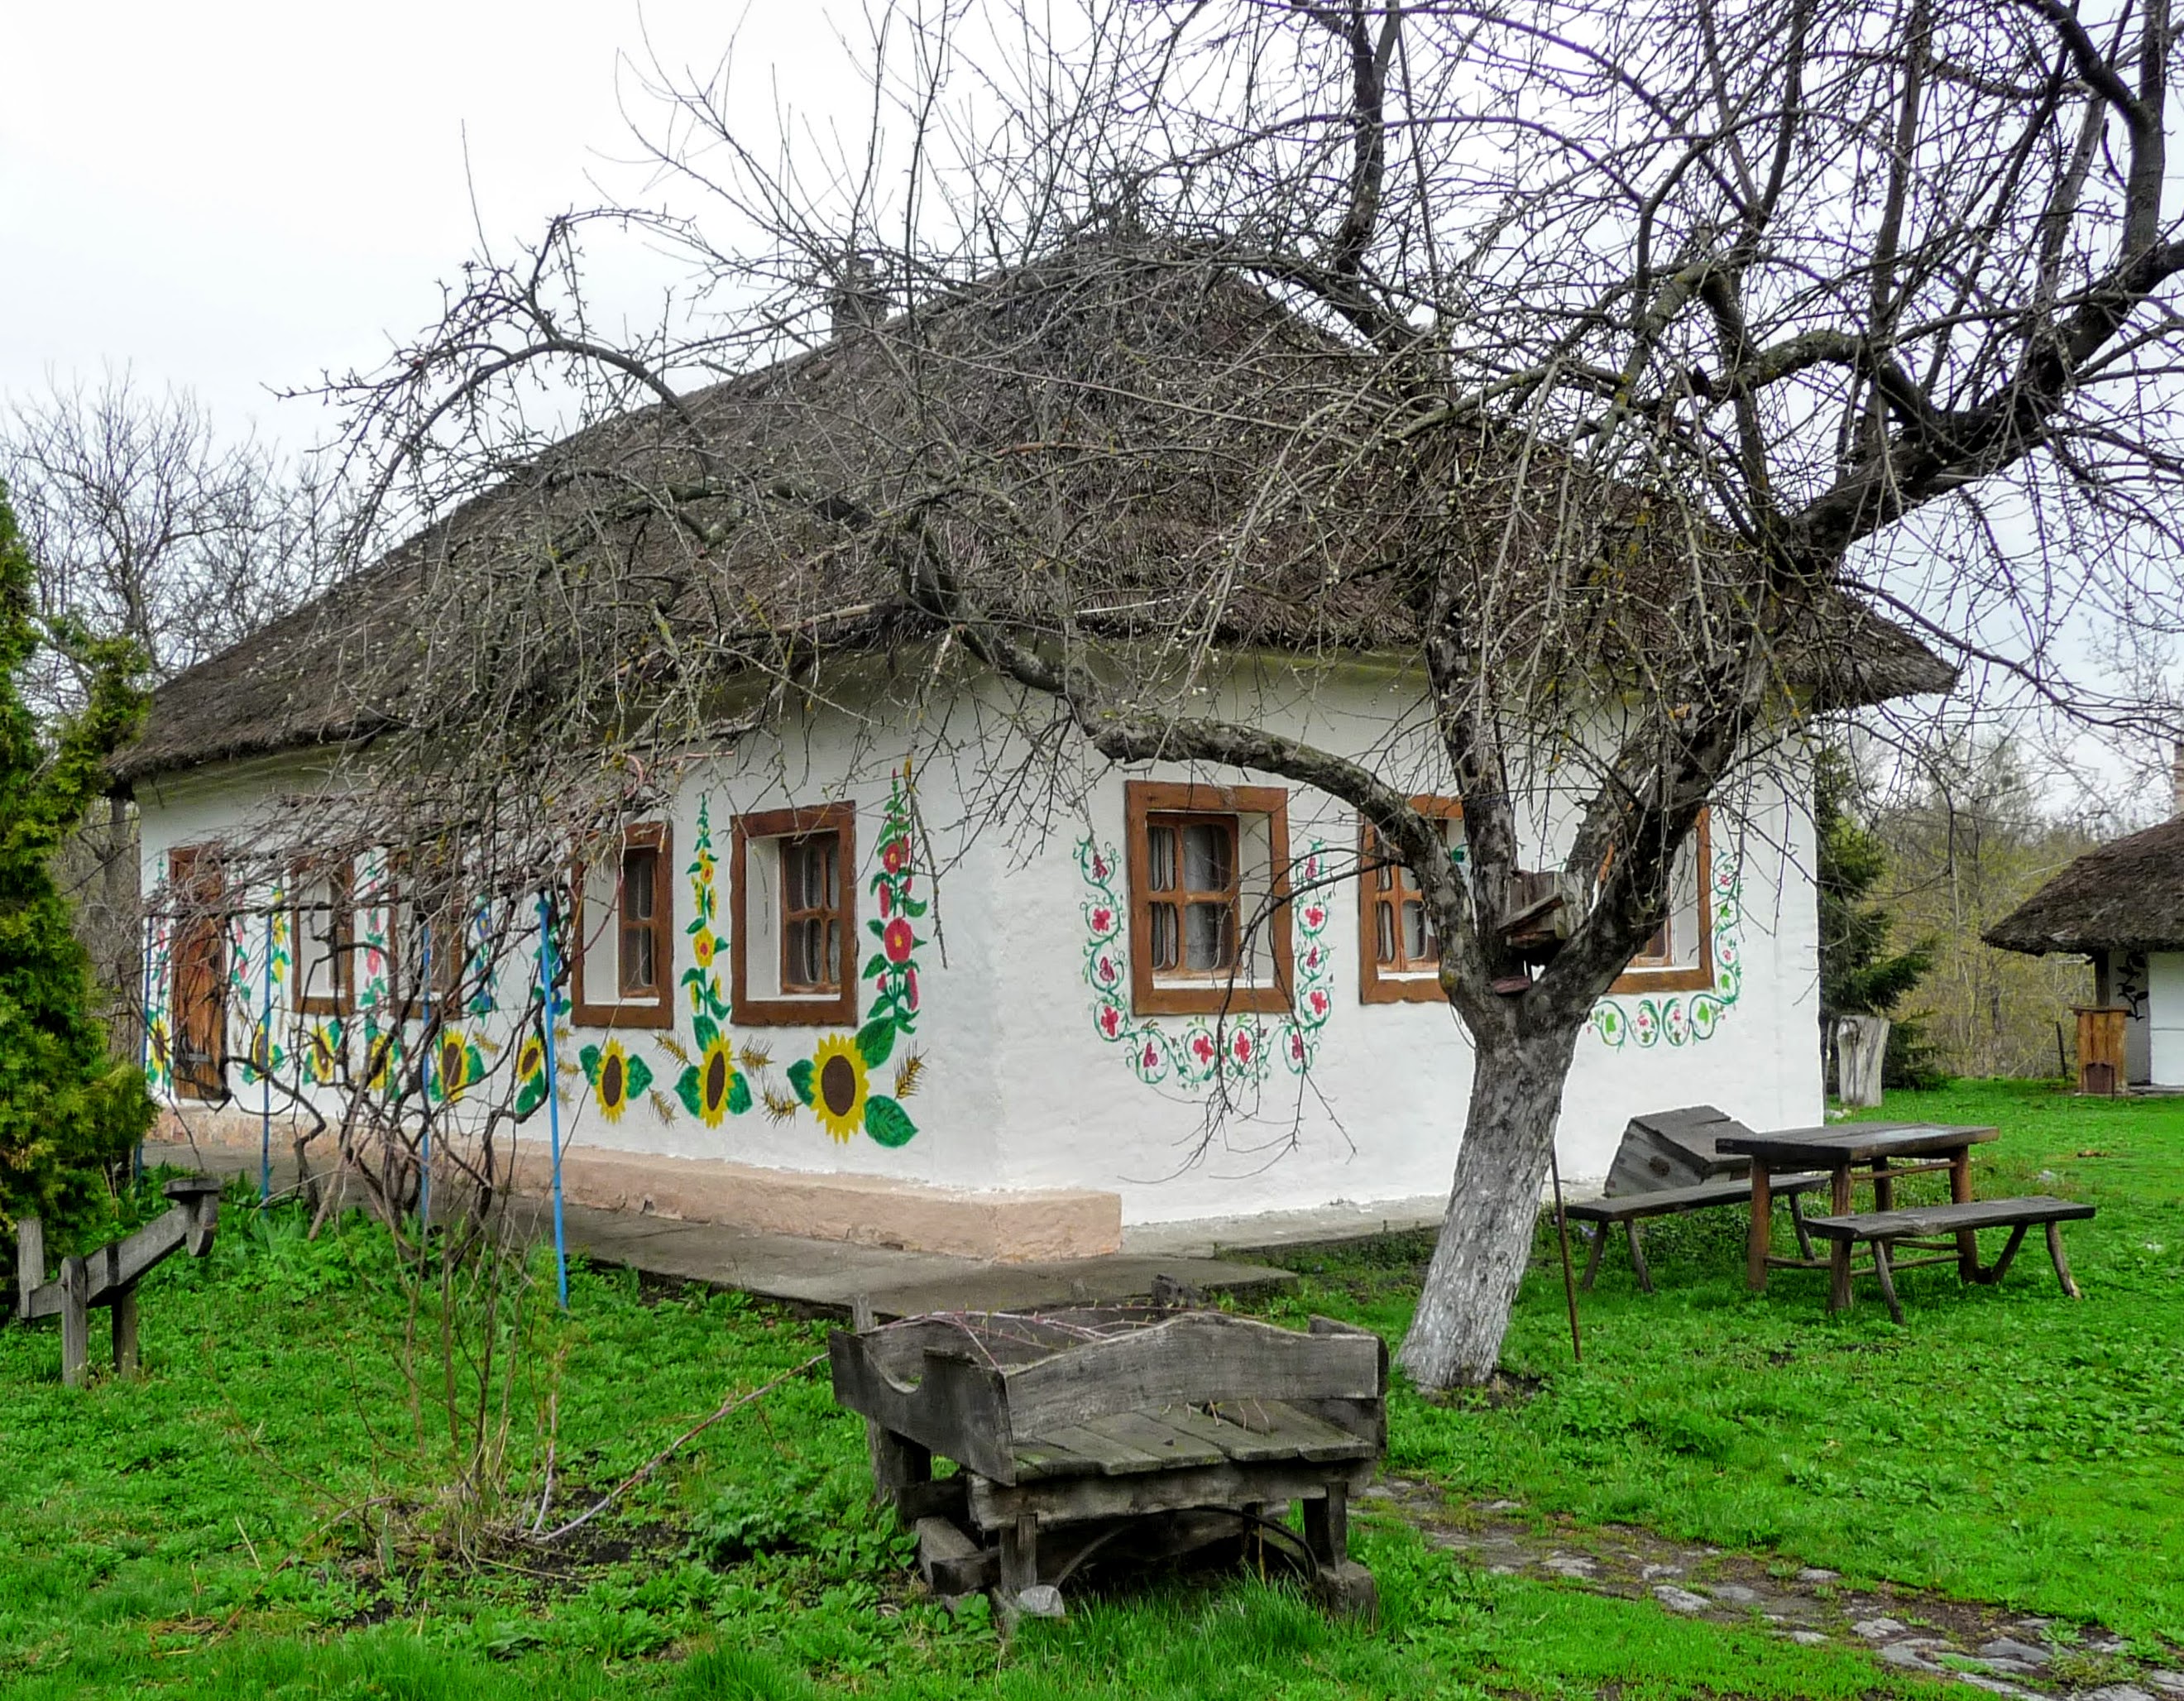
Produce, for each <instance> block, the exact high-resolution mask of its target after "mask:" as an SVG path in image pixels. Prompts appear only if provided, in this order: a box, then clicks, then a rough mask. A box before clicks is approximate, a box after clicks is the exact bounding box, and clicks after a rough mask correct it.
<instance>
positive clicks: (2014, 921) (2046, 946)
mask: <svg viewBox="0 0 2184 1701" xmlns="http://www.w3.org/2000/svg"><path fill="white" fill-rule="evenodd" d="M2180 778H2184V769H2180ZM1985 938H1986V942H1987V943H1988V944H1989V945H1995V946H1997V947H1999V948H2000V949H2002V950H2003V951H2024V952H2025V953H2027V954H2028V955H2030V956H2047V955H2048V954H2050V953H2053V952H2063V953H2068V954H2070V955H2072V956H2086V957H2089V958H2091V959H2092V964H2093V988H2094V990H2093V1003H2094V1006H2095V1007H2096V1008H2097V1010H2098V1011H2104V1012H2116V1013H2120V1016H2121V1018H2122V1019H2121V1022H2120V1024H2118V1023H2115V1022H2114V1019H2113V1017H2111V1018H2110V1019H2109V1022H2108V1023H2105V1024H2103V1023H2101V1022H2100V1021H2099V1020H2098V1018H2096V1019H2095V1020H2094V1021H2092V1023H2082V1022H2081V1043H2080V1051H2081V1076H2082V1075H2083V1074H2084V1069H2083V1063H2084V1062H2085V1058H2084V1056H2083V1055H2082V1054H2084V1053H2086V1052H2087V1051H2088V1049H2089V1046H2088V1042H2087V1040H2086V1039H2085V1037H2084V1035H2085V1034H2086V1033H2087V1030H2088V1029H2089V1028H2090V1029H2094V1030H2098V1029H2101V1028H2102V1027H2103V1025H2105V1026H2108V1027H2114V1026H2116V1025H2120V1027H2121V1029H2122V1052H2123V1056H2122V1059H2121V1067H2122V1080H2121V1082H2120V1084H2119V1085H2131V1086H2160V1087H2175V1086H2184V812H2180V813H2179V814H2178V815H2177V816H2176V817H2173V818H2172V819H2170V820H2168V821H2165V822H2163V823H2161V824H2160V825H2159V827H2149V828H2147V829H2146V831H2144V832H2143V833H2134V834H2131V835H2130V836H2129V837H2127V838H2124V839H2116V840H2114V842H2112V843H2110V844H2107V845H2101V846H2100V847H2099V848H2098V849H2097V850H2088V851H2087V853H2086V854H2085V855H2084V856H2081V857H2079V858H2078V859H2077V860H2076V861H2075V862H2072V863H2071V864H2070V866H2069V867H2066V868H2064V870H2063V872H2062V873H2059V874H2058V875H2056V876H2055V878H2053V879H2052V880H2050V881H2049V882H2048V884H2046V885H2044V886H2042V888H2041V889H2040V890H2038V891H2036V892H2035V893H2034V894H2033V895H2031V897H2030V898H2027V899H2026V900H2025V901H2024V902H2023V903H2022V904H2020V905H2019V906H2017V908H2015V909H2014V910H2013V911H2011V912H2010V913H2009V914H2008V915H2007V916H2005V917H2003V918H2002V920H2000V921H1999V922H1997V923H1995V924H1994V926H1992V927H1991V928H1989V929H1987V930H1986V934H1985ZM2092 1049H2098V1040H2096V1041H2094V1042H2092ZM2096 1061H2097V1062H2098V1060H2096Z"/></svg>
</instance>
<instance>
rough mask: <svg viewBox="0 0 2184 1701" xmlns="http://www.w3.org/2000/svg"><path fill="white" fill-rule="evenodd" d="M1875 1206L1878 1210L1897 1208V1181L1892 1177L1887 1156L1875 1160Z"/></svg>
mask: <svg viewBox="0 0 2184 1701" xmlns="http://www.w3.org/2000/svg"><path fill="white" fill-rule="evenodd" d="M1873 1208H1874V1209H1875V1210H1876V1211H1892V1210H1894V1209H1895V1208H1896V1183H1895V1182H1894V1181H1893V1180H1891V1179H1890V1175H1889V1170H1888V1160H1887V1159H1886V1158H1885V1157H1876V1158H1875V1159H1874V1160H1873Z"/></svg>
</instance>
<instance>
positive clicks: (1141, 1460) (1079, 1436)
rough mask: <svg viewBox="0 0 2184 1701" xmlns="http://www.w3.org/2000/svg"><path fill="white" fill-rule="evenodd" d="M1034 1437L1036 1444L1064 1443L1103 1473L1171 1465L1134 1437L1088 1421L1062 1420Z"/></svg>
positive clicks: (1125, 1473) (1135, 1471) (1129, 1473)
mask: <svg viewBox="0 0 2184 1701" xmlns="http://www.w3.org/2000/svg"><path fill="white" fill-rule="evenodd" d="M1094 1421H1095V1422H1096V1421H1098V1420H1097V1419H1095V1420H1094ZM1031 1440H1032V1441H1033V1442H1034V1445H1036V1444H1037V1443H1039V1442H1045V1443H1047V1444H1048V1445H1049V1446H1050V1447H1067V1448H1068V1449H1069V1451H1070V1452H1072V1453H1075V1454H1077V1455H1078V1457H1079V1458H1089V1459H1090V1460H1091V1461H1092V1462H1093V1463H1094V1464H1095V1465H1097V1466H1098V1467H1099V1473H1100V1475H1102V1476H1134V1475H1137V1474H1138V1473H1139V1472H1140V1471H1147V1470H1167V1458H1166V1456H1165V1455H1163V1454H1162V1453H1156V1452H1154V1451H1152V1450H1151V1448H1148V1447H1141V1446H1139V1444H1138V1443H1137V1442H1134V1441H1125V1440H1123V1439H1120V1438H1118V1437H1117V1436H1109V1435H1106V1434H1103V1433H1102V1432H1101V1431H1098V1430H1095V1429H1093V1428H1091V1427H1090V1426H1089V1425H1086V1424H1058V1425H1055V1426H1054V1427H1053V1428H1051V1429H1048V1430H1042V1431H1040V1432H1039V1434H1038V1435H1037V1436H1033V1437H1031Z"/></svg>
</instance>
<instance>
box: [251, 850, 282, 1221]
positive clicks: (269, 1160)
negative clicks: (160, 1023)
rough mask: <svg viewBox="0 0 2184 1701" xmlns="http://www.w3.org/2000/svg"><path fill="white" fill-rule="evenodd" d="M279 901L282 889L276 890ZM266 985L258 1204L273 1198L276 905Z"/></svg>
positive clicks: (269, 923)
mask: <svg viewBox="0 0 2184 1701" xmlns="http://www.w3.org/2000/svg"><path fill="white" fill-rule="evenodd" d="M274 895H275V898H276V901H277V900H278V898H279V890H278V889H277V888H276V890H275V894H274ZM260 979H262V980H263V981H264V983H265V1017H264V1020H263V1021H262V1022H261V1023H260V1024H259V1029H258V1031H259V1035H260V1036H261V1040H260V1043H261V1044H262V1045H263V1046H264V1047H265V1050H264V1051H263V1052H261V1053H260V1055H259V1057H257V1058H255V1059H254V1060H253V1061H255V1062H256V1063H257V1065H258V1084H259V1087H260V1088H262V1089H263V1090H264V1094H265V1098H264V1101H263V1104H262V1106H261V1107H260V1109H259V1113H258V1202H259V1204H261V1205H262V1204H264V1203H265V1202H266V1201H267V1200H268V1199H270V1198H271V1197H272V1196H273V906H272V905H271V904H268V905H267V906H265V973H264V974H263V975H262V976H261V977H260Z"/></svg>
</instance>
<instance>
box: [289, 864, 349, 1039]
mask: <svg viewBox="0 0 2184 1701" xmlns="http://www.w3.org/2000/svg"><path fill="white" fill-rule="evenodd" d="M321 873H323V874H324V875H325V877H326V889H327V892H328V894H329V896H330V898H331V903H332V906H333V909H334V912H335V915H336V918H337V931H336V932H335V934H334V948H333V968H334V976H333V990H331V991H330V992H324V993H317V992H309V991H307V990H305V989H306V988H307V987H308V986H309V984H310V979H309V958H308V957H307V956H306V955H305V953H304V940H306V939H308V938H309V936H310V934H309V928H310V925H311V923H312V920H313V919H314V915H313V912H312V909H311V906H309V905H308V904H306V903H304V901H303V893H302V892H301V891H298V893H297V895H296V901H295V903H294V904H293V905H292V906H291V909H290V912H289V928H290V932H291V934H292V939H293V941H294V943H293V946H292V951H291V954H290V955H291V961H292V962H293V964H294V968H295V976H296V984H295V996H294V998H293V1004H294V1007H295V1009H296V1012H297V1013H298V1015H301V1016H348V1015H351V1014H353V1013H354V1012H355V1009H356V952H357V932H356V859H355V858H354V857H353V856H352V857H348V858H346V859H344V860H343V861H342V862H335V863H331V864H330V865H328V866H327V867H325V868H324V869H316V868H314V867H312V866H311V865H310V864H309V863H308V862H298V863H297V864H295V865H294V866H293V867H291V868H290V869H289V871H288V878H290V879H291V880H294V881H298V882H305V881H308V882H309V884H313V885H315V884H317V883H318V878H319V876H320V874H321Z"/></svg>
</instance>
